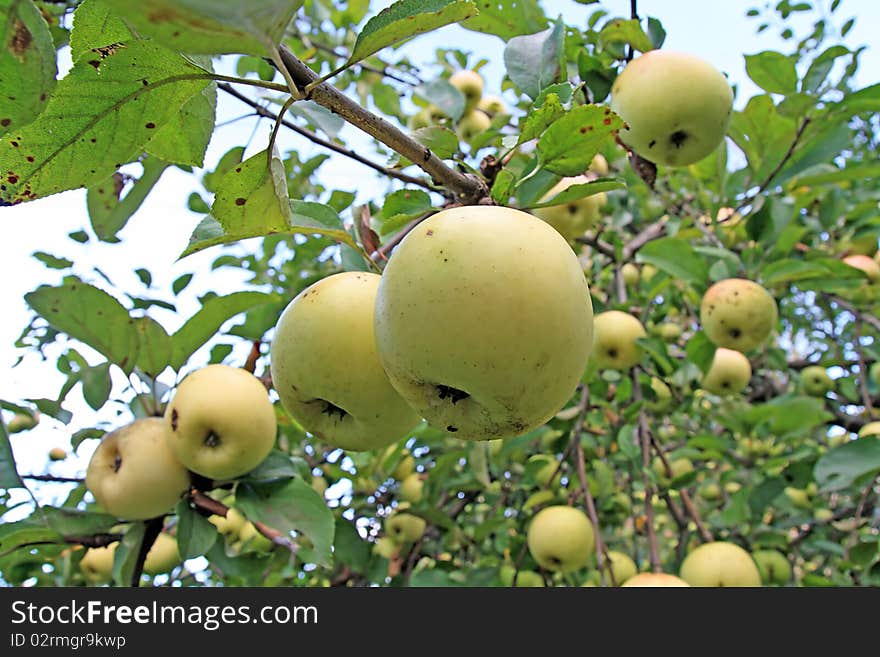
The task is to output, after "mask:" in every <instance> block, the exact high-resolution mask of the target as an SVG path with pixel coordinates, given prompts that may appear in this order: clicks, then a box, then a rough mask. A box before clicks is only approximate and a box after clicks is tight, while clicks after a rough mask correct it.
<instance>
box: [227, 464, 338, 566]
mask: <svg viewBox="0 0 880 657" xmlns="http://www.w3.org/2000/svg"><path fill="white" fill-rule="evenodd" d="M235 502H236V506H238V507H239V508H240V509H241V510H242V512H243V513H244V514H245V516H247V517H248V519H249V520H252V521H253V520H259V521H261V522H264V523H265V524H266V525H268V526H270V527H273V528H274V529H277V530H278V531H280V532H282V533H284V534H287V533H289V532H291V531H296V532H301V533H302V534H304V535H305V537H306V538H308V539H309V541H311V543H312V546H313V550H312V552H313V555H312V556H313V557H314V558H315V559H316V561H317V562H318V563H319V564H320V565H325V566H326V565H329V563H330V554H331V545H332V544H333V533H334V531H335V528H336V523H335V520H334V518H333V513H332V512H331V511H330V509H328V508H327V505H326V504H325V502H324V498H323V497H321V496H320V495H318V493H317V492H316V491H315V490H314V489H313V488H312V487H311V486H309V485H308V484H306V483H305V482H303V481H302V480H301V479H291V480H290V481H288V482H287V483H285V484H283V485H263V486H255V485H252V484H241V485H239V486H238V488H237V489H236V494H235Z"/></svg>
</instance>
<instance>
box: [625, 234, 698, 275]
mask: <svg viewBox="0 0 880 657" xmlns="http://www.w3.org/2000/svg"><path fill="white" fill-rule="evenodd" d="M636 259H637V260H638V262H643V263H644V262H647V263H650V264H652V265H654V266H655V267H657V268H658V269H661V270H663V271H665V272H666V273H667V274H669V275H670V276H671V277H672V278H678V279H681V280H683V281H685V282H686V283H690V284H691V285H694V286H700V285H704V284H705V283H706V281H707V280H708V278H709V266H708V264H707V263H706V259H705V258H703V257H701V256H700V254H698V253H697V252H696V251H695V250H694V248H693V247H692V246H691V245H690V244H688V242H686V241H685V240H680V239H676V238H674V237H664V238H661V239H658V240H652V241H651V242H648V243H647V244H645V246H643V247H642V248H641V249H640V250H639V252H638V254H637V256H636Z"/></svg>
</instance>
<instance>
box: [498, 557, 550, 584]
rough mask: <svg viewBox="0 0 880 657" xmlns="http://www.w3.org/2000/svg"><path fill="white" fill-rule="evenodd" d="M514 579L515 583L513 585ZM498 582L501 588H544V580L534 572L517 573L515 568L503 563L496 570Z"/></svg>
mask: <svg viewBox="0 0 880 657" xmlns="http://www.w3.org/2000/svg"><path fill="white" fill-rule="evenodd" d="M514 579H515V580H516V583H515V584H514ZM498 581H499V582H500V583H501V586H514V585H515V586H517V587H526V588H537V587H542V586H544V578H543V577H541V575H540V574H539V573H536V572H535V571H534V570H520V571H518V572H517V570H516V567H515V566H513V565H511V564H509V563H505V564H502V565H501V567H500V568H499V569H498Z"/></svg>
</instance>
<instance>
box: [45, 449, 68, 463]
mask: <svg viewBox="0 0 880 657" xmlns="http://www.w3.org/2000/svg"><path fill="white" fill-rule="evenodd" d="M66 458H67V452H66V451H65V450H64V449H63V448H61V447H53V448H52V449H50V450H49V460H51V461H63V460H64V459H66Z"/></svg>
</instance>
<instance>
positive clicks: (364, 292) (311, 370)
mask: <svg viewBox="0 0 880 657" xmlns="http://www.w3.org/2000/svg"><path fill="white" fill-rule="evenodd" d="M378 287H379V276H378V275H377V274H369V273H364V272H344V273H340V274H333V275H332V276H328V277H327V278H324V279H321V280H320V281H318V282H317V283H314V284H312V285H310V286H309V287H307V288H306V289H305V290H303V291H302V292H300V293H299V294H298V295H297V297H296V298H295V299H294V300H293V301H291V302H290V304H289V305H288V306H287V308H286V309H285V310H284V312H283V313H282V314H281V317H280V318H279V320H278V324H277V325H276V327H275V338H274V340H273V341H272V347H271V358H272V360H271V370H272V382H273V384H274V386H275V389H276V390H277V391H278V395H279V397H280V398H281V403H282V405H283V406H284V408H286V409H287V411H288V412H289V413H290V414H291V415H292V416H293V417H294V418H295V419H296V420H297V422H299V423H300V424H301V425H302V426H303V427H304V428H305V429H306V430H307V431H309V432H311V433H312V434H314V435H316V436H317V437H318V438H320V439H321V440H323V441H324V442H326V443H328V444H329V445H332V446H334V447H340V448H342V449H347V450H352V451H364V450H370V449H375V448H378V447H384V446H386V445H390V444H391V443H393V442H396V441H398V440H400V439H401V438H402V437H403V436H404V435H405V434H406V433H407V432H408V431H409V430H410V429H412V428H413V427H415V425H416V424H418V422H419V417H418V415H416V413H415V412H414V411H413V410H412V409H411V408H410V407H409V406H408V405H407V403H406V402H405V401H404V400H403V398H402V397H401V396H400V395H399V394H398V393H397V392H396V391H395V390H394V388H393V387H392V386H391V383H390V382H389V381H388V377H387V376H386V375H385V371H384V370H383V369H382V365H381V364H380V362H379V358H378V355H377V353H376V342H375V339H374V330H373V308H374V302H375V300H376V290H377V289H378Z"/></svg>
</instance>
